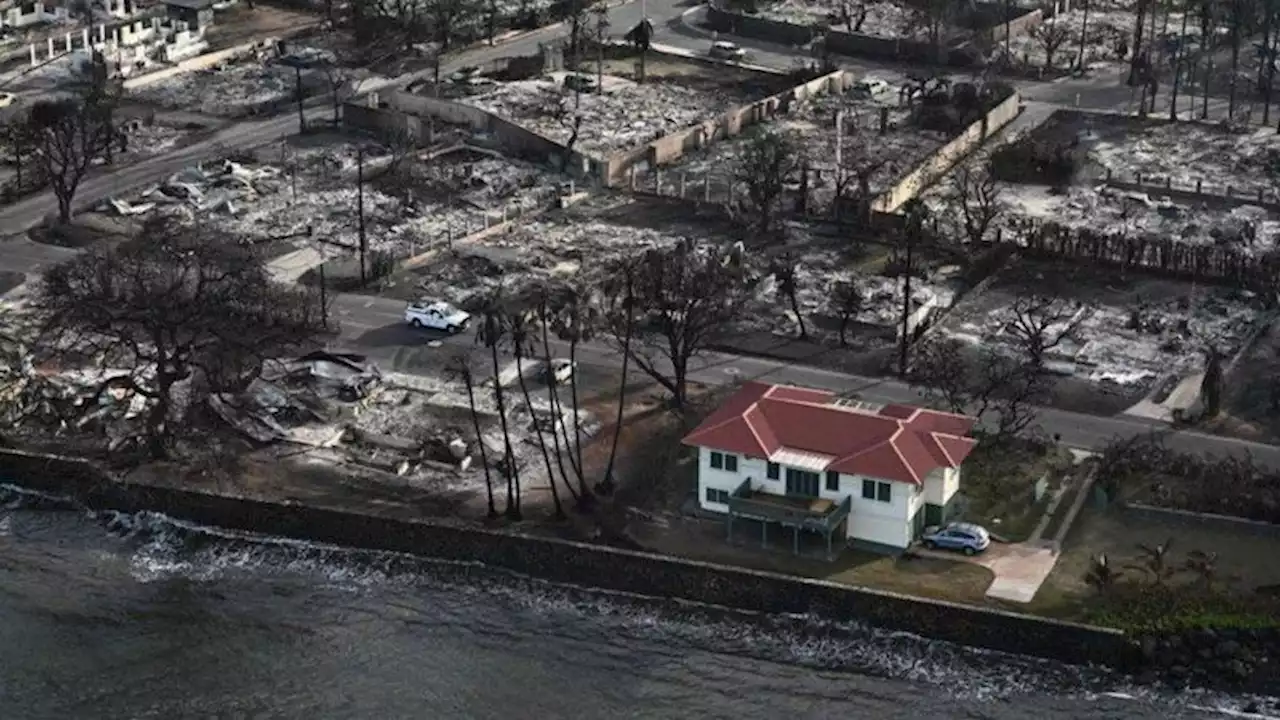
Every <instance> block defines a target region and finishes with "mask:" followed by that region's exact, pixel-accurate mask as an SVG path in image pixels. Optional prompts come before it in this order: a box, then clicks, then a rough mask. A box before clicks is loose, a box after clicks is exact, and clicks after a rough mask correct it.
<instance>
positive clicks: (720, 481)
mask: <svg viewBox="0 0 1280 720" xmlns="http://www.w3.org/2000/svg"><path fill="white" fill-rule="evenodd" d="M711 452H712V451H711V450H708V449H707V448H704V447H700V448H698V504H699V505H700V506H701V507H702V509H703V510H711V511H712V512H722V513H727V512H729V506H728V504H726V503H715V502H708V500H707V488H713V489H716V490H723V491H725V492H727V493H731V492H733V491H734V490H737V489H738V486H739V485H741V484H742V481H743V480H745V479H746V478H748V477H752V478H763V477H764V461H763V460H755V461H748V460H747V459H746V458H745V457H743V456H741V455H739V456H738V471H737V472H727V471H725V470H716V469H715V468H713V467H711ZM757 466H758V468H757ZM752 486H753V487H754V486H755V483H752Z"/></svg>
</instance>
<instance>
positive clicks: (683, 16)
mask: <svg viewBox="0 0 1280 720" xmlns="http://www.w3.org/2000/svg"><path fill="white" fill-rule="evenodd" d="M706 9H707V6H706V5H705V4H702V5H694V6H693V7H691V8H689V9H688V10H685V11H684V12H682V13H680V14H679V15H678V16H677V17H676V22H677V23H679V24H680V25H683V26H684V27H686V28H688V29H690V30H692V31H693V32H695V33H698V34H699V35H702V36H703V37H709V38H712V39H715V38H717V37H719V35H720V33H717V32H713V31H711V30H703V29H702V28H700V27H698V26H697V25H694V24H692V23H690V22H689V16H690V15H693V14H694V13H696V12H699V11H706Z"/></svg>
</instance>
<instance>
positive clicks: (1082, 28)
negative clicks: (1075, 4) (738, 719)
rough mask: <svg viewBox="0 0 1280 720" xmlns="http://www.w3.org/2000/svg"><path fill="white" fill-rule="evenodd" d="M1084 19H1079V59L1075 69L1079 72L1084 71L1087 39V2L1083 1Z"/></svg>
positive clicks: (1087, 0) (1086, 0)
mask: <svg viewBox="0 0 1280 720" xmlns="http://www.w3.org/2000/svg"><path fill="white" fill-rule="evenodd" d="M1083 12H1084V17H1082V18H1081V19H1080V58H1079V60H1077V61H1076V68H1077V69H1078V70H1079V71H1080V72H1084V69H1085V62H1086V61H1085V57H1084V49H1085V43H1086V40H1085V39H1086V38H1087V37H1089V0H1084V9H1083Z"/></svg>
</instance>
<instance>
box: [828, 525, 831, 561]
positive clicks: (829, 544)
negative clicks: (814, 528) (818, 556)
mask: <svg viewBox="0 0 1280 720" xmlns="http://www.w3.org/2000/svg"><path fill="white" fill-rule="evenodd" d="M831 533H832V529H831V528H827V559H828V560H830V559H831Z"/></svg>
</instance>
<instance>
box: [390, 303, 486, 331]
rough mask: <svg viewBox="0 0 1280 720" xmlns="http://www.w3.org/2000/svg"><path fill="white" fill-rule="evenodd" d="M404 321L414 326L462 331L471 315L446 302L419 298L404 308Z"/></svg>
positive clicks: (469, 320)
mask: <svg viewBox="0 0 1280 720" xmlns="http://www.w3.org/2000/svg"><path fill="white" fill-rule="evenodd" d="M404 321H405V322H407V323H409V324H410V325H412V326H413V327H415V328H430V329H432V330H444V331H445V332H449V333H456V332H462V331H463V330H465V329H466V327H467V324H468V323H470V322H471V315H470V314H469V313H466V312H463V311H462V310H459V309H458V308H456V307H454V306H452V305H450V304H449V303H446V302H430V301H427V300H419V301H418V302H414V303H410V304H409V307H407V308H405V309H404Z"/></svg>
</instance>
